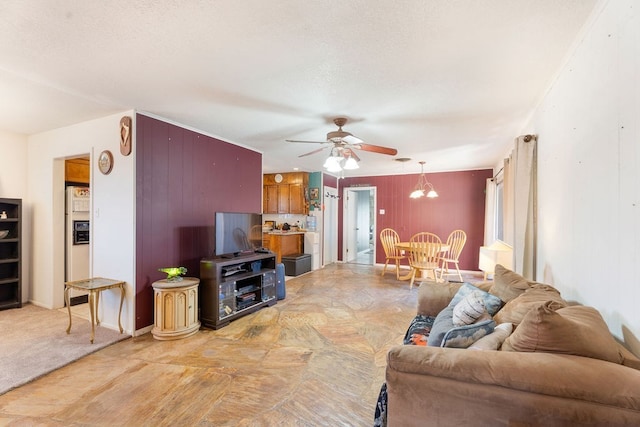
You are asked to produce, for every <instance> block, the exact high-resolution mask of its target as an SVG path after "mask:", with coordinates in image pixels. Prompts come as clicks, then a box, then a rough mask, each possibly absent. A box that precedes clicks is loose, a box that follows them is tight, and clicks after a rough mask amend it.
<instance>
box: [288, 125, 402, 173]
mask: <svg viewBox="0 0 640 427" xmlns="http://www.w3.org/2000/svg"><path fill="white" fill-rule="evenodd" d="M333 123H335V124H336V126H338V130H335V131H332V132H329V133H327V140H326V141H300V140H295V139H287V140H286V141H287V142H302V143H309V144H333V147H331V157H344V158H347V159H349V158H353V159H355V160H356V161H358V162H359V161H360V158H359V157H358V155H357V154H356V153H355V151H354V150H353V149H354V148H356V149H358V150H362V151H369V152H372V153H378V154H388V155H390V156H395V155H396V154H398V150H396V149H395V148H389V147H382V146H380V145H372V144H366V143H365V142H364V141H362V140H361V139H360V138H358V137H356V136H353V135H352V134H351V133H349V132H345V131H343V130H342V126H344V125H345V123H347V119H346V118H344V117H337V118H335V119H333ZM325 148H327V147H321V148H318V149H317V150H313V151H311V152H309V153H305V154H301V155H299V156H298V157H305V156H309V155H311V154H315V153H319V152H320V151H322V150H324V149H325ZM331 157H330V158H331Z"/></svg>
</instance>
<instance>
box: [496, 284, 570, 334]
mask: <svg viewBox="0 0 640 427" xmlns="http://www.w3.org/2000/svg"><path fill="white" fill-rule="evenodd" d="M546 302H552V303H553V304H552V305H551V308H552V309H559V308H562V307H566V306H567V303H566V301H565V300H563V299H562V297H561V296H560V292H559V291H558V290H557V289H556V288H554V287H553V286H549V285H543V284H540V283H533V284H531V286H530V287H529V288H528V289H527V290H526V291H524V292H523V293H522V294H521V295H519V296H518V297H516V298H514V299H512V300H511V301H509V302H508V303H506V304H505V305H504V307H502V309H500V311H499V312H498V313H496V315H495V316H494V320H495V321H496V323H513V324H514V326H517V325H518V324H520V322H521V321H522V319H523V318H524V316H525V315H526V314H527V313H528V312H529V310H531V309H532V308H535V307H538V306H540V305H543V304H544V303H546Z"/></svg>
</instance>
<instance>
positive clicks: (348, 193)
mask: <svg viewBox="0 0 640 427" xmlns="http://www.w3.org/2000/svg"><path fill="white" fill-rule="evenodd" d="M343 194H344V198H345V203H343V206H344V211H343V219H344V220H343V230H344V232H343V242H342V247H343V252H342V253H343V258H342V259H343V260H345V262H355V261H357V263H358V264H369V265H373V264H374V263H375V261H374V260H375V259H376V258H375V239H374V237H373V236H375V233H376V222H375V220H376V215H375V214H376V205H377V203H376V187H357V188H355V187H352V188H345V189H344V193H343ZM369 199H371V201H369ZM359 200H360V201H362V203H360V202H359ZM359 247H362V251H360V249H359ZM367 247H369V248H370V250H367V249H366V248H367ZM359 252H362V253H359ZM363 255H366V256H363Z"/></svg>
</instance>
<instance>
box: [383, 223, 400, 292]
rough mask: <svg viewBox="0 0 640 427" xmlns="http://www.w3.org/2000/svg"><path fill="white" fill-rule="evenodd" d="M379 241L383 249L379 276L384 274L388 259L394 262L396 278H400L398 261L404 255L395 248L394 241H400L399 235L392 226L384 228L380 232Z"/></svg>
mask: <svg viewBox="0 0 640 427" xmlns="http://www.w3.org/2000/svg"><path fill="white" fill-rule="evenodd" d="M380 242H381V243H382V248H383V249H384V256H385V258H386V259H385V261H384V268H383V269H382V274H381V276H384V273H385V271H387V265H388V264H389V261H393V262H394V263H395V264H396V279H400V261H401V260H403V259H405V258H406V256H404V255H402V252H401V251H400V250H399V249H398V248H396V243H400V236H399V235H398V233H397V232H396V231H395V230H394V229H392V228H385V229H384V230H382V231H381V232H380Z"/></svg>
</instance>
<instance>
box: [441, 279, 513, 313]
mask: <svg viewBox="0 0 640 427" xmlns="http://www.w3.org/2000/svg"><path fill="white" fill-rule="evenodd" d="M475 291H478V292H481V294H482V299H483V300H484V308H485V309H486V310H487V313H489V314H490V315H491V316H493V315H495V314H496V313H497V312H498V310H500V307H502V300H500V298H498V297H497V296H495V295H491V294H490V293H489V292H486V291H483V290H482V289H480V288H477V287H475V286H473V285H472V284H471V283H466V282H465V283H463V284H462V285H460V288H459V289H458V291H457V292H456V294H455V295H454V296H453V298H452V299H451V302H449V307H455V306H456V305H457V304H458V303H459V302H460V301H462V300H463V299H464V297H466V296H467V295H469V294H470V293H472V292H475Z"/></svg>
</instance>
